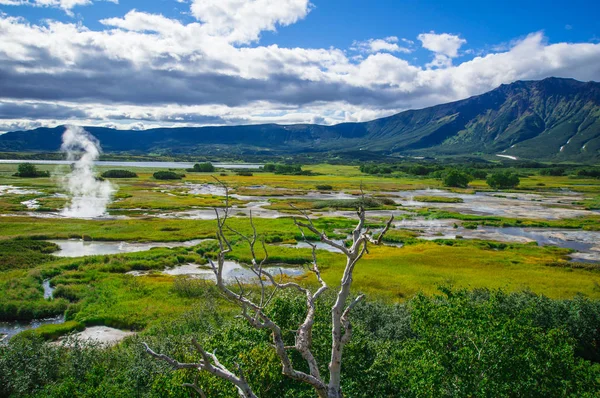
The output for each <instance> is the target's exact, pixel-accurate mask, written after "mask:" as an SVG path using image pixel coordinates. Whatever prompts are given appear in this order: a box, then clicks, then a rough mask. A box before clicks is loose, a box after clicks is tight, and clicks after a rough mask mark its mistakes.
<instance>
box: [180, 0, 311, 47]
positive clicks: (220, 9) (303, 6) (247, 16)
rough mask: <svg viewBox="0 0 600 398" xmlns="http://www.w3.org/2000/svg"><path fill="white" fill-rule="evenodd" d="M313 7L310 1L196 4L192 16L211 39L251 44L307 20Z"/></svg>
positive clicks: (210, 0)
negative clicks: (264, 33) (268, 33)
mask: <svg viewBox="0 0 600 398" xmlns="http://www.w3.org/2000/svg"><path fill="white" fill-rule="evenodd" d="M310 7H311V4H310V2H309V0H192V5H191V13H192V15H193V16H194V17H196V18H197V19H198V20H199V21H201V22H202V23H203V24H204V27H205V29H206V31H207V33H208V34H209V35H211V36H219V37H225V38H227V40H228V41H230V42H234V43H248V42H251V41H254V40H257V39H258V37H259V34H260V32H262V31H265V30H271V31H274V30H275V29H276V26H277V25H280V26H286V25H290V24H293V23H295V22H296V21H298V20H299V19H302V18H304V17H305V16H306V15H307V14H308V13H309V11H310Z"/></svg>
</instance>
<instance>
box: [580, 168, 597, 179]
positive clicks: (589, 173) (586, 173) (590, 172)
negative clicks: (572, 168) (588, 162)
mask: <svg viewBox="0 0 600 398" xmlns="http://www.w3.org/2000/svg"><path fill="white" fill-rule="evenodd" d="M577 175H578V176H579V177H592V178H600V169H581V170H578V171H577Z"/></svg>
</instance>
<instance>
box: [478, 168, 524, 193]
mask: <svg viewBox="0 0 600 398" xmlns="http://www.w3.org/2000/svg"><path fill="white" fill-rule="evenodd" d="M486 182H487V184H488V185H489V186H490V187H491V188H494V189H509V188H515V187H517V186H518V185H519V184H520V183H521V180H520V179H519V176H518V175H516V174H514V173H511V172H510V171H499V172H496V173H493V174H492V175H490V176H489V177H488V178H487V180H486Z"/></svg>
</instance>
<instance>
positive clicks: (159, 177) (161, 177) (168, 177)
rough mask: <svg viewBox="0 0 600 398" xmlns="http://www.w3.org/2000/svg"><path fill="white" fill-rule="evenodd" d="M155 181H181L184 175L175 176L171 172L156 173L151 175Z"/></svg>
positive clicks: (175, 174)
mask: <svg viewBox="0 0 600 398" xmlns="http://www.w3.org/2000/svg"><path fill="white" fill-rule="evenodd" d="M153 176H154V178H156V179H157V180H181V179H182V178H183V177H185V175H182V174H177V173H175V172H173V171H157V172H156V173H154V174H153Z"/></svg>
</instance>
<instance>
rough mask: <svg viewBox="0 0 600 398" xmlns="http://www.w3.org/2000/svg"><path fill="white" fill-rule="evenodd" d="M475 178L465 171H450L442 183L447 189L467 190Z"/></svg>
mask: <svg viewBox="0 0 600 398" xmlns="http://www.w3.org/2000/svg"><path fill="white" fill-rule="evenodd" d="M472 179H473V177H471V176H470V175H469V174H467V173H465V172H464V171H460V170H457V169H450V170H449V171H448V172H447V173H446V174H445V175H444V179H443V181H442V183H443V184H444V186H446V187H455V188H466V187H467V186H468V185H469V182H471V180H472Z"/></svg>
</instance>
